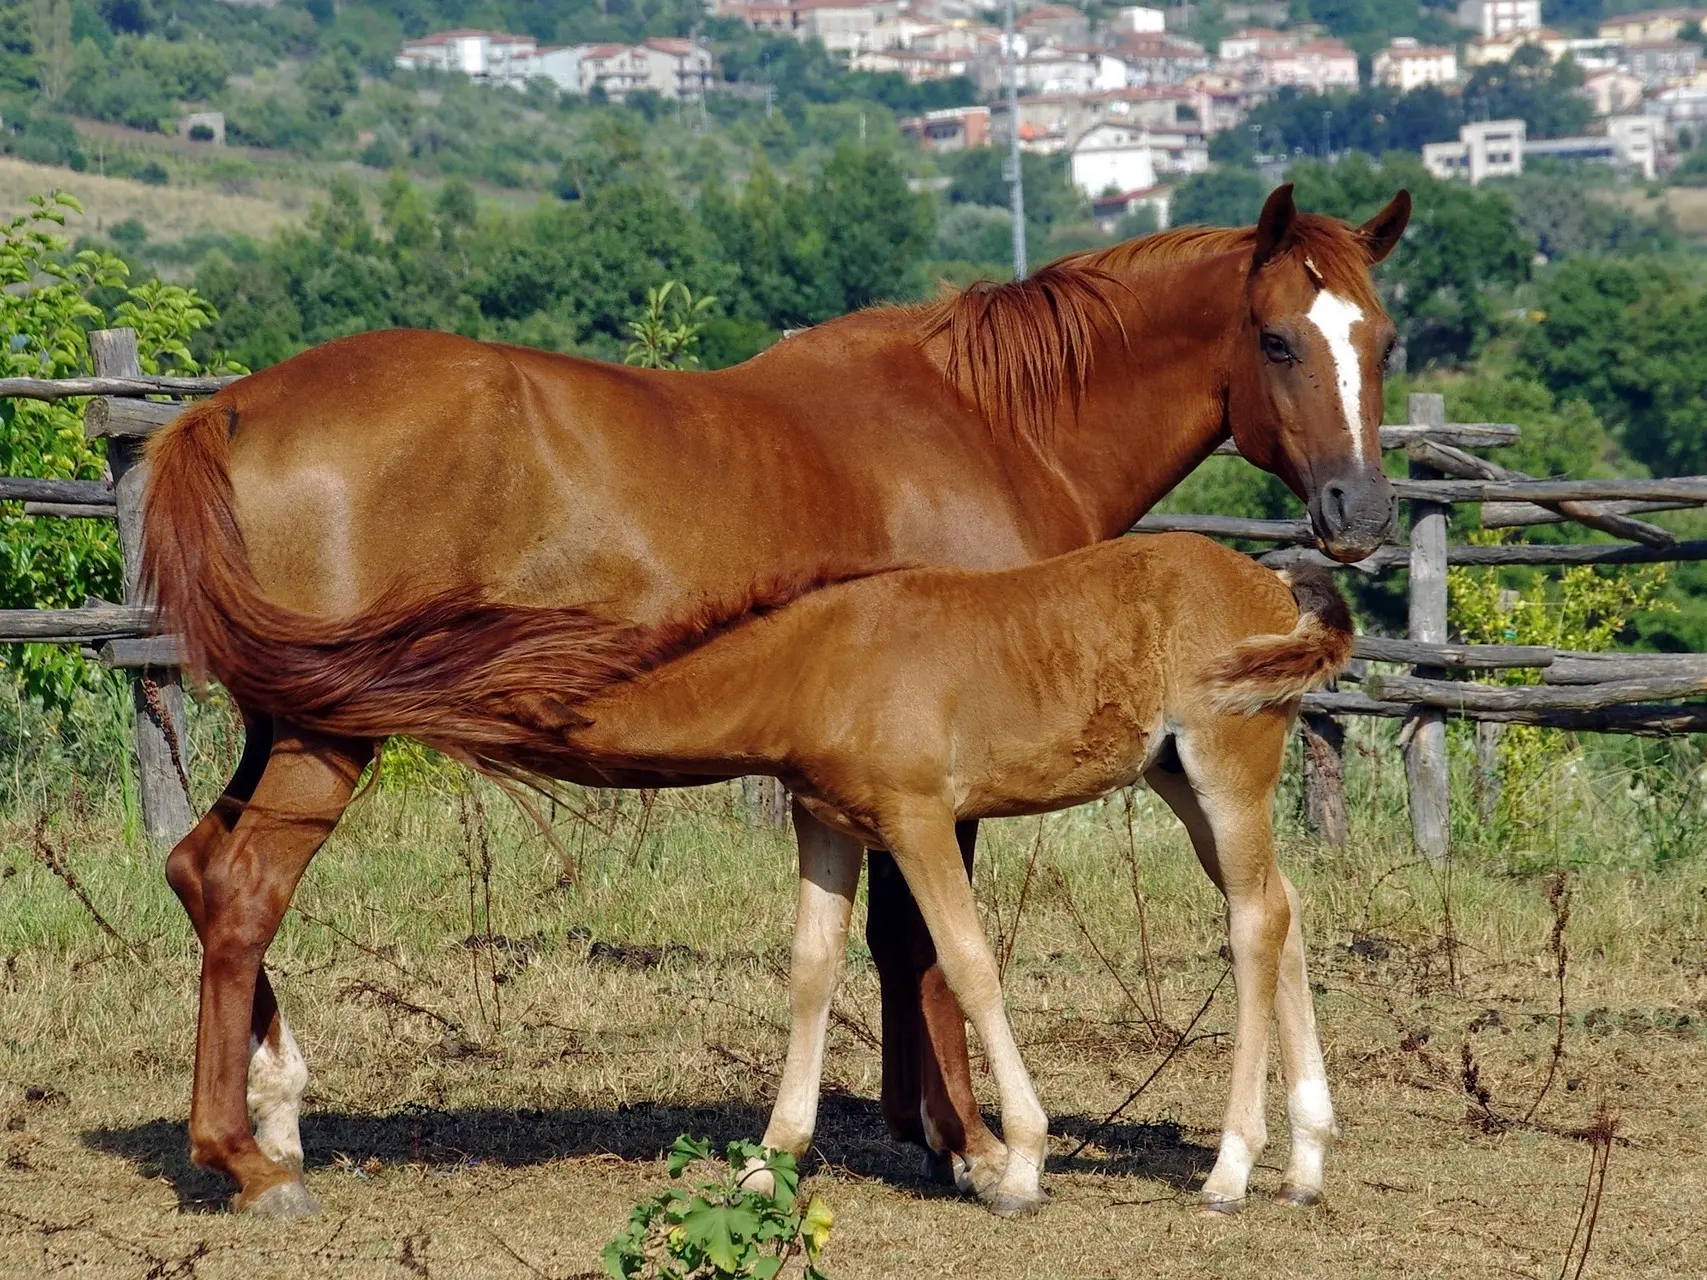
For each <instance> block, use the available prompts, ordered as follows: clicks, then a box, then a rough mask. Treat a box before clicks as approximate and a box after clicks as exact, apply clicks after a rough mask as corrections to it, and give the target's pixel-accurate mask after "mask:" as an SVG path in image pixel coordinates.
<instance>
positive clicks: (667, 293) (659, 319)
mask: <svg viewBox="0 0 1707 1280" xmlns="http://www.w3.org/2000/svg"><path fill="white" fill-rule="evenodd" d="M716 303H717V299H716V298H714V297H712V296H711V295H710V294H706V295H704V296H702V297H698V298H696V297H694V296H693V293H692V292H691V291H690V290H689V289H688V287H687V286H686V285H685V284H683V283H682V282H681V281H679V280H666V281H664V283H663V284H661V285H657V286H654V287H653V288H650V289H648V290H647V291H646V310H645V312H644V313H643V314H642V315H641V317H640V318H639V319H638V320H630V321H629V322H628V328H629V331H630V332H631V333H633V334H634V341H633V342H630V343H629V344H628V349H627V350H626V351H625V352H623V356H622V362H623V363H624V364H635V365H639V366H640V367H641V368H643V369H686V368H691V367H693V366H694V365H697V364H698V363H699V357H698V356H697V355H695V354H694V350H693V349H694V348H695V347H696V346H698V345H699V333H700V330H701V329H703V328H705V315H706V313H707V312H709V311H710V310H711V308H712V307H713V306H715V305H716Z"/></svg>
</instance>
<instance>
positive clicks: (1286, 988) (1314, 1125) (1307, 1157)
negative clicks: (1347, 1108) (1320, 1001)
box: [1274, 876, 1334, 1208]
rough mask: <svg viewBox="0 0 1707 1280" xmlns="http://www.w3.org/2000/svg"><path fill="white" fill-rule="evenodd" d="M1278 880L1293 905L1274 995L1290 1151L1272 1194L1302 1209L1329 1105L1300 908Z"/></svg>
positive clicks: (1327, 1128)
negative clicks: (1281, 1177)
mask: <svg viewBox="0 0 1707 1280" xmlns="http://www.w3.org/2000/svg"><path fill="white" fill-rule="evenodd" d="M1280 882H1281V884H1282V886H1283V887H1284V888H1285V889H1286V901H1287V903H1288V904H1289V905H1290V906H1291V908H1292V922H1291V924H1289V925H1288V926H1287V929H1286V947H1285V949H1284V950H1283V951H1282V952H1281V953H1280V984H1279V989H1278V991H1277V992H1276V995H1275V1012H1276V1013H1277V1014H1278V1015H1279V1021H1280V1060H1281V1064H1282V1066H1283V1067H1284V1068H1285V1071H1286V1119H1287V1123H1288V1124H1289V1125H1290V1126H1291V1129H1292V1154H1291V1157H1290V1158H1289V1159H1288V1160H1287V1162H1286V1176H1285V1177H1284V1178H1283V1179H1282V1180H1281V1183H1280V1189H1279V1190H1278V1191H1276V1192H1275V1193H1274V1198H1275V1199H1276V1200H1278V1201H1280V1202H1281V1203H1282V1204H1290V1205H1296V1206H1298V1207H1300V1208H1303V1207H1306V1206H1309V1205H1313V1204H1315V1203H1316V1202H1317V1201H1318V1200H1320V1199H1321V1198H1322V1171H1323V1165H1324V1164H1325V1162H1326V1160H1327V1153H1328V1146H1329V1145H1330V1144H1331V1143H1332V1142H1333V1139H1334V1104H1333V1099H1332V1098H1331V1097H1330V1096H1329V1094H1328V1071H1327V1067H1326V1066H1325V1065H1324V1064H1323V1062H1322V1042H1321V1040H1320V1039H1318V1038H1317V1035H1316V1005H1315V1001H1314V1000H1312V999H1311V997H1310V978H1309V974H1308V972H1307V971H1306V969H1305V964H1304V934H1303V929H1302V926H1301V921H1302V919H1303V912H1302V910H1301V909H1300V904H1299V901H1298V890H1296V889H1294V888H1293V887H1292V882H1291V881H1290V880H1288V879H1287V878H1286V877H1285V876H1282V877H1281V878H1280Z"/></svg>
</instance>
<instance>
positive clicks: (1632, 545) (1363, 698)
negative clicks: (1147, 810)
mask: <svg viewBox="0 0 1707 1280" xmlns="http://www.w3.org/2000/svg"><path fill="white" fill-rule="evenodd" d="M90 351H91V354H92V356H93V361H94V366H95V375H96V376H94V377H90V378H67V379H57V380H48V379H39V378H4V379H0V397H5V396H13V397H24V398H33V399H41V400H62V399H67V398H72V397H88V403H87V405H86V407H85V410H84V427H85V431H86V434H87V435H88V436H89V438H91V439H105V440H106V441H107V448H108V460H109V467H108V469H109V473H110V475H111V479H110V480H108V481H106V482H102V481H94V480H39V479H32V478H29V477H0V501H3V502H22V503H23V504H24V511H25V514H26V515H30V516H36V517H41V518H56V519H109V520H115V521H116V522H117V524H118V527H119V540H120V547H121V552H122V555H123V560H124V581H125V603H123V604H108V603H105V602H91V603H89V604H88V605H86V606H85V607H83V608H81V609H29V610H0V643H46V644H74V645H77V646H78V647H79V649H80V650H81V652H82V653H83V654H84V655H85V656H86V657H88V658H90V659H91V660H93V661H98V662H100V663H102V664H103V665H104V666H107V667H109V668H113V669H117V670H124V671H128V672H130V673H131V676H132V690H133V701H134V704H135V705H134V710H135V716H136V751H137V758H138V766H139V776H140V782H141V786H140V790H141V797H142V808H143V816H144V822H145V826H146V829H147V831H148V833H149V835H150V836H151V837H153V838H155V839H158V840H162V841H170V840H175V839H177V838H178V837H179V836H181V835H182V834H183V833H184V832H185V831H187V830H188V829H189V825H190V822H191V820H192V814H191V812H190V806H189V801H188V794H187V792H188V781H187V776H186V774H185V771H184V768H183V759H182V745H181V744H182V740H183V736H182V735H183V728H182V725H183V716H182V690H181V687H180V684H179V678H178V671H177V668H178V667H179V665H180V664H181V662H182V659H183V654H182V650H181V646H180V644H179V641H178V639H177V638H176V637H174V636H160V635H153V634H151V633H150V631H151V611H150V610H149V608H148V607H147V602H146V601H144V600H143V599H142V598H141V593H140V584H139V583H138V581H137V571H138V568H139V565H140V548H141V496H142V491H143V487H144V483H145V474H144V464H143V462H142V454H141V445H142V442H143V441H144V440H145V438H146V437H147V436H149V435H151V434H152V433H153V432H155V431H157V430H159V429H160V428H161V427H162V426H164V425H165V424H166V423H168V422H170V421H171V420H172V419H173V418H174V417H176V416H177V415H178V413H179V412H180V411H181V410H182V409H183V402H182V397H187V396H198V395H208V394H211V393H213V392H214V391H217V390H218V389H219V388H220V387H222V386H224V385H225V384H226V383H228V382H230V381H232V379H230V378H161V377H148V376H144V375H142V373H141V371H140V367H139V365H138V362H137V354H136V337H135V334H133V333H132V332H131V331H129V330H126V329H116V330H103V331H98V332H96V333H92V334H91V335H90ZM148 396H172V397H177V399H173V400H159V399H146V398H144V397H148ZM1409 416H1410V419H1411V421H1409V422H1407V423H1399V424H1390V425H1386V426H1383V427H1382V428H1381V444H1382V447H1383V449H1387V450H1403V451H1404V452H1405V453H1406V454H1407V456H1408V459H1409V462H1410V475H1409V476H1408V477H1407V478H1406V479H1403V480H1398V481H1395V485H1394V487H1395V489H1396V490H1397V491H1398V493H1399V496H1400V497H1401V498H1403V499H1404V500H1406V501H1407V502H1408V503H1409V505H1410V511H1411V519H1410V534H1409V541H1408V543H1404V544H1398V543H1395V544H1390V545H1388V546H1384V547H1381V548H1379V549H1378V550H1377V551H1376V552H1375V553H1374V554H1372V555H1371V556H1369V557H1368V558H1366V559H1365V560H1362V561H1360V562H1359V563H1358V564H1356V565H1352V566H1346V565H1340V564H1337V563H1335V562H1334V561H1331V560H1329V559H1328V558H1327V557H1325V556H1323V555H1322V554H1321V553H1320V552H1318V551H1317V550H1315V548H1314V545H1313V544H1314V542H1315V537H1314V534H1313V533H1312V532H1311V530H1310V527H1309V524H1308V522H1307V521H1304V520H1247V519H1240V518H1237V517H1231V516H1215V515H1176V514H1156V515H1150V516H1146V517H1145V518H1144V519H1143V520H1141V521H1139V523H1138V525H1137V527H1136V530H1135V531H1136V532H1140V533H1150V532H1166V531H1173V530H1178V531H1190V532H1195V533H1202V534H1207V535H1209V536H1211V537H1219V538H1229V539H1234V540H1241V541H1246V542H1266V543H1271V544H1277V545H1278V546H1279V548H1280V549H1279V550H1276V551H1272V552H1270V553H1268V554H1267V555H1265V556H1264V557H1263V562H1264V563H1265V564H1270V565H1273V566H1275V567H1284V566H1285V565H1288V564H1298V563H1310V564H1323V565H1328V566H1330V567H1332V568H1334V569H1351V570H1354V571H1361V572H1365V573H1383V572H1389V571H1392V570H1395V569H1404V570H1406V572H1407V573H1408V575H1409V602H1410V604H1409V611H1410V617H1409V632H1410V635H1409V637H1408V638H1405V639H1394V638H1385V637H1378V636H1359V637H1358V639H1357V644H1356V649H1355V655H1356V657H1357V658H1358V659H1360V660H1361V661H1360V662H1359V663H1357V664H1354V670H1355V668H1356V667H1359V666H1362V665H1363V664H1366V663H1368V662H1379V663H1390V664H1397V665H1402V666H1407V667H1409V668H1410V671H1409V673H1408V674H1404V675H1384V674H1369V673H1366V672H1357V673H1356V674H1353V673H1348V675H1347V677H1346V679H1347V682H1348V683H1357V682H1358V681H1359V680H1360V679H1361V681H1362V688H1361V690H1360V691H1356V692H1354V691H1350V690H1339V691H1330V692H1322V693H1316V694H1311V695H1309V696H1308V697H1307V698H1306V699H1305V704H1304V711H1305V714H1304V717H1303V726H1302V729H1303V735H1304V739H1305V744H1306V748H1307V749H1306V763H1305V770H1306V780H1307V784H1308V786H1307V792H1308V797H1309V806H1308V807H1309V812H1310V816H1311V819H1312V821H1313V823H1314V824H1315V825H1316V826H1317V828H1318V830H1319V831H1320V832H1321V833H1322V834H1323V835H1324V836H1325V837H1327V838H1328V839H1330V840H1335V839H1337V840H1343V839H1344V833H1345V802H1344V797H1343V794H1340V793H1339V791H1338V787H1339V781H1340V777H1341V773H1342V768H1343V766H1342V764H1341V761H1340V757H1339V752H1340V747H1341V744H1342V743H1343V738H1344V733H1343V730H1342V729H1341V728H1340V726H1339V725H1338V723H1337V720H1336V719H1335V717H1339V716H1345V715H1367V716H1387V717H1396V718H1404V719H1406V720H1408V721H1410V729H1409V732H1408V734H1407V737H1406V743H1407V745H1406V748H1405V756H1406V761H1405V763H1406V774H1407V778H1408V782H1409V789H1410V798H1411V815H1412V829H1413V835H1414V839H1415V842H1416V844H1417V847H1418V848H1419V850H1421V851H1422V852H1423V853H1424V854H1425V855H1427V856H1428V857H1430V858H1431V859H1434V860H1439V859H1443V858H1445V857H1446V856H1447V853H1448V842H1449V822H1448V819H1449V812H1448V791H1447V775H1446V739H1445V726H1446V721H1447V720H1448V719H1453V718H1467V719H1473V720H1476V721H1478V722H1482V723H1485V724H1538V725H1546V726H1551V727H1555V728H1562V729H1575V730H1590V731H1597V732H1611V733H1634V734H1673V733H1696V732H1707V703H1701V704H1682V705H1676V704H1675V702H1674V700H1676V699H1680V698H1692V697H1697V696H1703V695H1707V655H1701V654H1628V653H1625V654H1603V653H1567V652H1560V651H1556V650H1552V649H1547V648H1543V647H1539V646H1528V645H1472V644H1452V643H1449V642H1448V640H1447V620H1446V569H1447V567H1448V566H1449V565H1459V564H1462V565H1487V566H1494V565H1576V564H1649V563H1658V562H1662V561H1684V560H1707V541H1681V540H1679V539H1677V538H1676V536H1675V535H1674V534H1672V533H1671V532H1670V531H1669V530H1666V529H1664V528H1661V527H1660V526H1657V525H1654V524H1651V523H1649V522H1647V521H1643V520H1639V519H1637V518H1636V517H1637V516H1639V515H1643V514H1647V513H1650V512H1655V511H1671V510H1677V509H1680V508H1686V507H1694V506H1699V505H1707V477H1700V476H1697V477H1681V478H1674V479H1657V480H1538V479H1534V478H1532V477H1530V476H1526V475H1523V474H1522V473H1520V472H1516V471H1513V470H1511V469H1510V468H1507V467H1502V466H1500V465H1498V464H1496V463H1492V462H1488V461H1487V460H1485V459H1482V458H1479V457H1476V456H1475V455H1473V454H1469V453H1466V452H1464V450H1465V449H1469V448H1488V447H1498V446H1501V445H1507V444H1511V443H1513V442H1514V441H1516V440H1517V438H1518V430H1517V428H1516V427H1513V426H1510V425H1508V424H1503V423H1449V422H1447V421H1446V420H1445V404H1444V401H1443V399H1442V398H1441V397H1439V396H1431V395H1414V396H1412V397H1411V401H1410V414H1409ZM1217 452H1218V453H1221V454H1236V453H1237V450H1236V449H1235V448H1234V447H1233V446H1232V444H1231V442H1228V443H1227V444H1224V445H1222V446H1221V448H1220V449H1218V450H1217ZM1460 503H1481V504H1483V506H1482V512H1483V517H1484V518H1483V523H1484V524H1485V525H1488V526H1490V527H1500V528H1512V527H1522V526H1526V525H1537V524H1553V523H1559V522H1563V521H1571V522H1574V523H1577V524H1581V525H1584V526H1585V527H1588V528H1592V529H1597V530H1600V531H1602V532H1605V533H1609V534H1612V535H1613V536H1615V537H1619V538H1621V539H1623V540H1624V541H1622V542H1618V543H1610V544H1609V543H1582V544H1564V545H1552V546H1543V545H1529V544H1518V545H1505V546H1466V545H1458V544H1452V543H1449V542H1448V540H1447V529H1448V523H1449V518H1450V513H1451V509H1452V506H1453V505H1454V504H1460ZM1514 668H1533V669H1535V670H1537V671H1538V672H1539V674H1540V678H1541V683H1539V684H1531V685H1515V686H1514V685H1497V686H1494V685H1484V684H1476V683H1473V682H1469V681H1464V680H1450V679H1447V678H1446V677H1447V673H1448V672H1449V671H1459V672H1471V671H1497V670H1509V669H1514Z"/></svg>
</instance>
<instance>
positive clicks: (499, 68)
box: [395, 27, 539, 87]
mask: <svg viewBox="0 0 1707 1280" xmlns="http://www.w3.org/2000/svg"><path fill="white" fill-rule="evenodd" d="M538 48H539V44H538V42H537V41H536V40H535V39H534V38H533V37H532V36H513V35H509V34H507V33H506V32H502V31H478V30H475V29H473V28H470V27H461V28H458V29H457V30H455V31H440V32H436V33H435V34H433V35H430V36H422V37H421V38H420V39H419V40H406V41H404V43H403V48H402V50H401V52H399V53H398V55H397V57H396V59H395V61H396V64H397V66H399V67H402V68H403V69H404V70H405V71H429V70H430V71H456V72H460V73H461V74H463V75H465V76H467V77H468V78H469V79H470V80H474V81H476V82H478V83H481V84H501V85H506V86H510V87H516V86H519V85H521V84H525V83H526V81H527V74H526V68H527V67H528V65H529V64H530V63H531V62H532V60H533V57H534V54H535V52H536V51H537V50H538Z"/></svg>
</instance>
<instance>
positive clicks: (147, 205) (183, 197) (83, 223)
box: [0, 156, 313, 242]
mask: <svg viewBox="0 0 1707 1280" xmlns="http://www.w3.org/2000/svg"><path fill="white" fill-rule="evenodd" d="M55 189H64V190H66V191H69V192H71V194H72V195H74V196H76V197H77V199H78V200H79V201H81V202H82V204H83V208H84V209H85V210H86V211H87V213H88V217H87V218H86V219H81V220H73V222H72V224H71V226H70V227H69V230H70V231H71V232H72V233H73V234H76V233H79V232H81V231H83V230H90V231H97V232H98V231H102V230H104V229H106V228H108V227H111V226H112V225H113V224H114V223H117V222H123V221H124V220H125V219H127V218H137V219H140V220H141V222H142V223H143V225H144V226H146V227H147V228H148V234H149V236H150V237H151V238H152V239H154V240H156V241H162V242H170V241H174V240H182V239H184V238H185V237H186V236H189V235H191V234H193V233H195V232H197V231H214V232H219V233H221V234H225V235H246V236H254V237H255V238H257V239H264V238H266V237H267V236H270V235H271V234H273V233H274V232H275V231H277V230H279V229H280V228H281V227H284V226H287V225H290V224H293V223H298V222H301V221H302V219H303V216H304V215H305V214H306V213H307V211H308V206H309V203H310V200H311V198H312V195H313V193H312V192H303V193H301V194H300V195H299V196H296V197H294V198H293V197H292V195H291V193H290V192H288V191H286V192H284V193H283V195H281V196H280V197H279V198H267V197H262V196H252V195H229V194H226V193H223V192H219V191H214V190H211V189H209V188H206V187H181V186H171V187H154V186H149V185H148V184H147V183H144V182H133V181H131V180H130V179H128V178H103V177H101V176H100V175H98V174H94V173H77V172H74V171H73V170H71V169H62V168H57V167H54V166H51V165H41V164H30V163H28V162H27V161H23V160H19V159H16V158H15V157H12V156H0V217H10V216H12V215H15V214H18V213H22V212H24V211H25V209H26V208H27V207H28V203H27V202H28V199H29V197H30V196H32V195H37V194H40V193H43V192H48V191H53V190H55Z"/></svg>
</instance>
